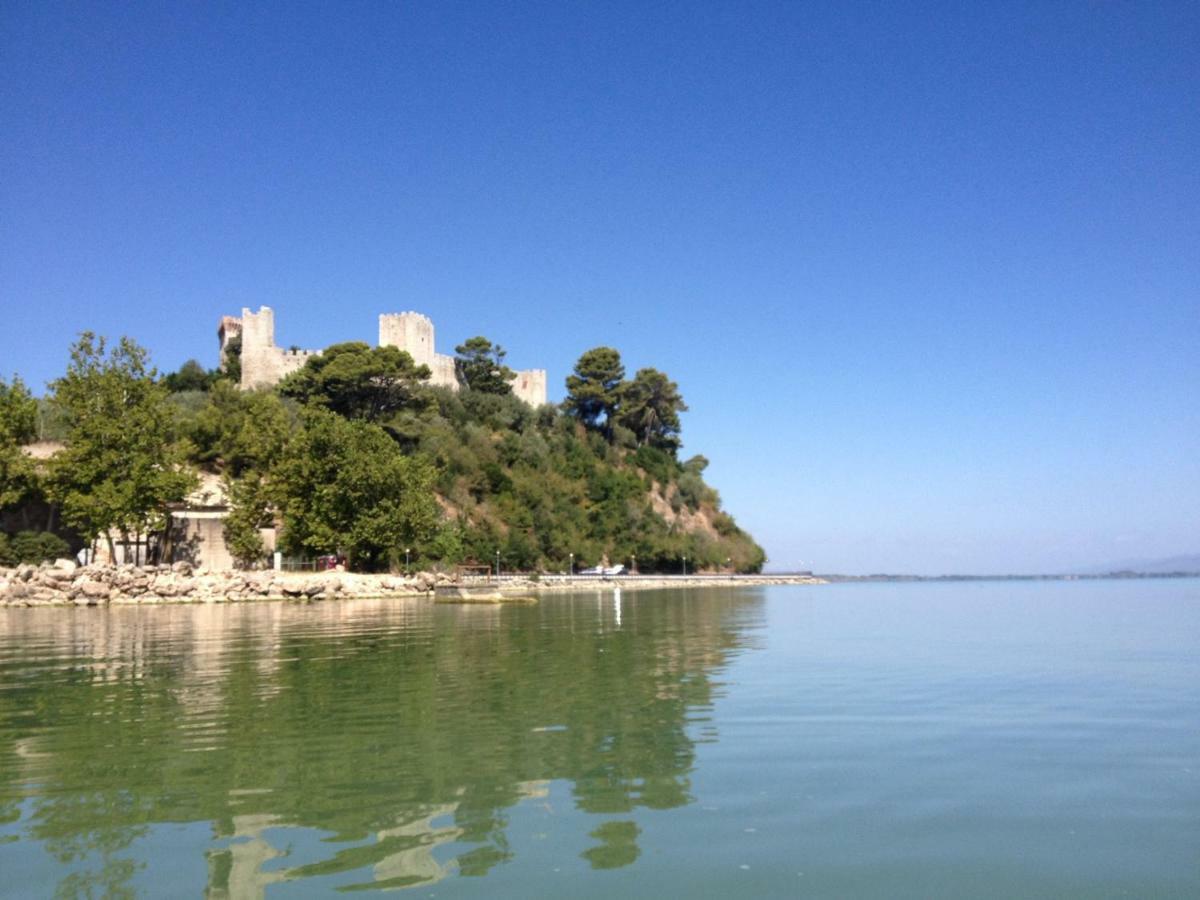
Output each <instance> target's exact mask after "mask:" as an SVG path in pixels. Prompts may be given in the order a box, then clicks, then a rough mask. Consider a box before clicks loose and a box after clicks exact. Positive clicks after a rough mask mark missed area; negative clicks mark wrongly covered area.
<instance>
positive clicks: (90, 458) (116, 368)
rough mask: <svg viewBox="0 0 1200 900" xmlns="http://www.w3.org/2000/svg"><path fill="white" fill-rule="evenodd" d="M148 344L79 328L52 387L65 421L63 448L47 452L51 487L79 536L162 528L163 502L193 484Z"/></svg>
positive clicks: (164, 520)
mask: <svg viewBox="0 0 1200 900" xmlns="http://www.w3.org/2000/svg"><path fill="white" fill-rule="evenodd" d="M155 375H156V373H155V371H154V369H152V368H150V367H149V365H148V360H147V355H146V351H145V350H143V349H142V348H141V347H139V346H138V345H137V344H136V343H134V342H133V341H131V340H130V339H129V338H121V340H120V342H119V343H118V344H117V346H116V347H115V348H113V349H112V350H111V352H106V343H105V340H104V338H97V337H96V336H95V335H93V334H92V333H91V332H84V333H83V334H82V335H81V336H80V338H79V341H78V342H77V343H76V344H75V345H74V346H73V347H72V348H71V362H70V365H68V367H67V373H66V374H65V375H64V376H63V377H62V378H60V379H58V380H57V381H55V382H54V383H53V384H52V385H51V387H52V389H53V391H54V400H55V404H56V406H57V407H58V408H59V409H60V410H61V411H62V413H63V416H64V419H65V422H66V425H67V444H66V447H65V449H64V450H63V451H62V452H61V453H59V454H58V455H57V456H55V457H54V459H53V460H51V465H50V476H49V484H48V487H49V493H50V497H51V499H52V500H55V501H56V502H58V503H60V504H61V506H62V512H63V518H64V520H65V521H66V522H67V524H69V525H70V526H71V527H73V528H74V529H75V530H76V531H78V532H79V533H80V535H82V536H83V537H84V538H86V539H89V540H92V539H95V538H96V537H98V536H99V535H104V536H105V538H106V539H107V540H108V543H109V550H110V551H112V550H113V541H112V532H113V531H114V530H115V531H117V532H118V533H120V534H121V536H122V537H123V538H128V536H129V535H141V534H148V533H152V532H157V531H161V530H163V529H164V528H165V527H166V524H167V505H168V504H169V503H172V502H176V501H180V500H182V499H183V498H184V496H185V495H186V494H187V492H188V491H189V490H191V489H192V488H193V487H194V486H195V484H196V478H195V475H194V474H193V473H192V472H190V471H189V470H187V469H186V468H185V467H184V465H183V463H184V456H183V449H182V447H181V446H180V445H179V444H178V443H177V442H176V441H175V440H174V439H173V423H172V420H171V419H172V417H171V409H170V407H169V405H168V404H167V400H166V396H167V391H166V388H165V387H164V386H163V385H162V384H160V383H158V382H157V381H156V380H155Z"/></svg>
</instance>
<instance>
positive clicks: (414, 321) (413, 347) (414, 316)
mask: <svg viewBox="0 0 1200 900" xmlns="http://www.w3.org/2000/svg"><path fill="white" fill-rule="evenodd" d="M379 346H380V347H395V348H397V349H398V350H403V351H405V352H406V353H408V355H409V356H411V357H412V358H413V362H415V363H416V364H417V365H418V366H429V371H430V373H431V374H430V378H429V383H430V384H436V385H441V386H442V387H451V388H457V387H458V375H457V374H455V371H454V357H452V356H446V355H445V354H442V353H438V352H437V351H436V350H435V349H434V344H433V320H432V319H430V318H429V317H428V316H423V315H421V314H420V313H416V312H402V313H384V314H382V315H381V316H380V317H379Z"/></svg>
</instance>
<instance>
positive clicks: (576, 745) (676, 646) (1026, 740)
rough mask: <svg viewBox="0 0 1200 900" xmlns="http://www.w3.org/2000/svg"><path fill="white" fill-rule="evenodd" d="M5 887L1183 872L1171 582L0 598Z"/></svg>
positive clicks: (862, 882)
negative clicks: (324, 599) (525, 597)
mask: <svg viewBox="0 0 1200 900" xmlns="http://www.w3.org/2000/svg"><path fill="white" fill-rule="evenodd" d="M0 876H2V877H0V895H2V896H5V897H8V896H11V897H54V896H60V897H77V896H79V897H89V896H90V897H99V896H126V895H128V896H146V897H178V896H208V897H212V898H225V897H228V898H252V897H263V896H267V897H307V896H324V895H330V894H334V893H338V892H343V891H359V890H366V891H370V890H384V889H397V888H408V889H410V890H411V894H412V895H413V896H422V897H424V896H435V897H496V896H512V897H527V896H549V895H570V896H572V897H573V898H574V897H612V896H623V897H636V896H641V897H671V896H692V897H730V896H735V895H740V896H747V897H757V896H775V897H792V896H813V897H888V898H893V897H932V896H972V897H1003V898H1011V897H1119V896H1132V897H1197V896H1200V580H1174V581H1136V582H1062V583H1029V584H1027V583H969V584H908V585H886V584H872V585H830V586H818V587H810V586H805V587H773V588H747V589H728V590H724V589H708V590H680V591H652V592H644V593H634V592H629V591H626V592H625V593H624V595H623V596H621V597H620V598H619V599H617V598H614V595H613V593H612V592H611V591H607V592H604V593H586V594H577V595H574V596H554V597H546V598H543V599H542V601H541V603H540V604H539V605H537V606H531V607H505V608H500V609H496V608H490V607H466V606H434V605H431V604H429V603H427V602H424V601H413V600H403V601H386V602H375V601H357V602H346V603H333V602H330V603H324V604H317V605H312V606H298V605H284V604H260V605H230V606H217V607H191V606H170V607H151V608H141V609H138V608H114V609H110V610H102V609H79V610H75V609H40V610H25V609H12V610H0Z"/></svg>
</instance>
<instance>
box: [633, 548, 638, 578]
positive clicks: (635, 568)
mask: <svg viewBox="0 0 1200 900" xmlns="http://www.w3.org/2000/svg"><path fill="white" fill-rule="evenodd" d="M632 557H633V574H634V575H636V574H637V554H636V553H634V554H632Z"/></svg>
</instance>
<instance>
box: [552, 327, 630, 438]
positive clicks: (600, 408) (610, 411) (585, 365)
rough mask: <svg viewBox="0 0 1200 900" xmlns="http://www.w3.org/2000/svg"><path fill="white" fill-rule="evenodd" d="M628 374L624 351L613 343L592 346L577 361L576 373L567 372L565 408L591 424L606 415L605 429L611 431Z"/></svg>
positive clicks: (598, 422) (590, 426)
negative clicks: (622, 359) (611, 345)
mask: <svg viewBox="0 0 1200 900" xmlns="http://www.w3.org/2000/svg"><path fill="white" fill-rule="evenodd" d="M624 378H625V366H624V365H623V364H622V363H621V354H620V353H618V352H617V351H616V350H614V349H613V348H612V347H595V348H593V349H591V350H588V351H587V352H586V353H584V354H583V356H581V357H579V361H578V362H577V363H575V373H574V374H573V375H568V376H567V399H566V400H565V401H563V409H564V410H565V411H566V412H567V413H568V414H569V415H572V416H574V417H575V418H577V419H578V420H579V421H580V422H582V423H583V424H584V425H586V426H587V427H589V428H595V427H597V426H598V425H599V424H600V417H601V416H603V417H604V428H605V431H606V433H609V434H611V431H612V425H613V424H614V422H613V420H614V417H615V414H616V411H617V408H618V406H619V405H620V400H621V383H622V381H623V379H624Z"/></svg>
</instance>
